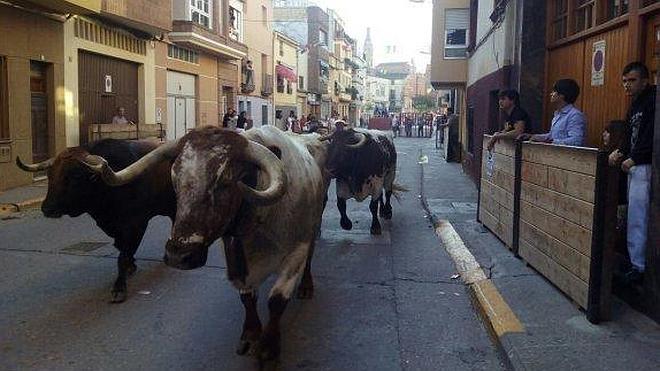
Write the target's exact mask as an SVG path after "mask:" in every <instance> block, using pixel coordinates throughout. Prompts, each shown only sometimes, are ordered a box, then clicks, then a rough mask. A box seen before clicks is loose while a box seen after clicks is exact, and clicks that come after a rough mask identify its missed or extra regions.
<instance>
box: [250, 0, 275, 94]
mask: <svg viewBox="0 0 660 371" xmlns="http://www.w3.org/2000/svg"><path fill="white" fill-rule="evenodd" d="M262 6H265V7H266V10H267V19H266V20H265V22H262V21H260V20H262ZM245 11H246V14H245V19H248V20H250V22H246V23H245V24H244V25H243V29H244V30H245V38H244V42H245V45H247V47H248V59H249V60H251V61H252V67H253V68H254V84H255V90H254V92H253V93H252V94H251V95H255V96H260V95H261V87H262V84H263V82H262V80H263V74H264V73H267V74H269V75H271V76H274V75H275V73H274V72H275V71H274V69H273V37H272V35H273V28H272V26H271V23H270V22H271V21H272V20H273V2H272V1H271V0H255V1H247V2H246V3H245ZM262 54H265V55H267V56H268V58H267V59H268V62H267V63H266V64H265V65H263V64H262V61H261V56H262ZM273 78H274V77H273ZM272 97H273V96H272V95H271V96H270V97H268V99H269V100H271V99H273V98H272Z"/></svg>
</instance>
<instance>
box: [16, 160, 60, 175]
mask: <svg viewBox="0 0 660 371" xmlns="http://www.w3.org/2000/svg"><path fill="white" fill-rule="evenodd" d="M54 162H55V158H54V157H51V158H49V159H48V160H46V161H42V162H38V163H36V164H26V163H24V162H23V161H21V158H20V157H18V156H16V166H18V167H19V168H20V169H21V170H23V171H27V172H30V173H36V172H37V171H42V170H48V168H50V167H51V166H53V163H54Z"/></svg>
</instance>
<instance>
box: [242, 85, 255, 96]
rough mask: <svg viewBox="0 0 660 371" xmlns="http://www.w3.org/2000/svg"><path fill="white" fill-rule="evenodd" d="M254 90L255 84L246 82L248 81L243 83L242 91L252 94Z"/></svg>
mask: <svg viewBox="0 0 660 371" xmlns="http://www.w3.org/2000/svg"><path fill="white" fill-rule="evenodd" d="M254 90H255V86H254V84H246V83H242V84H241V93H244V94H250V93H252V92H253V91H254Z"/></svg>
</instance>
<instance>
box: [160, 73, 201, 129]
mask: <svg viewBox="0 0 660 371" xmlns="http://www.w3.org/2000/svg"><path fill="white" fill-rule="evenodd" d="M195 98H196V96H195V75H189V74H186V73H180V72H174V71H168V72H167V139H170V140H173V139H177V138H181V137H182V136H184V135H186V133H187V132H188V131H189V130H191V129H193V128H194V127H195V117H196V116H195V112H196V110H195Z"/></svg>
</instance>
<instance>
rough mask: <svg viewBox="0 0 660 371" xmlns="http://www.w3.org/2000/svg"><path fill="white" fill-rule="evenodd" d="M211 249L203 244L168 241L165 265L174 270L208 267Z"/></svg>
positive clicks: (164, 258)
mask: <svg viewBox="0 0 660 371" xmlns="http://www.w3.org/2000/svg"><path fill="white" fill-rule="evenodd" d="M208 254H209V249H208V247H207V246H204V245H202V244H197V243H195V244H186V245H185V246H183V245H181V244H177V243H176V242H174V241H173V240H168V241H167V244H166V245H165V257H163V260H164V261H165V264H167V265H168V266H170V267H172V268H176V269H181V270H191V269H196V268H199V267H203V266H204V265H206V260H207V258H208Z"/></svg>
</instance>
